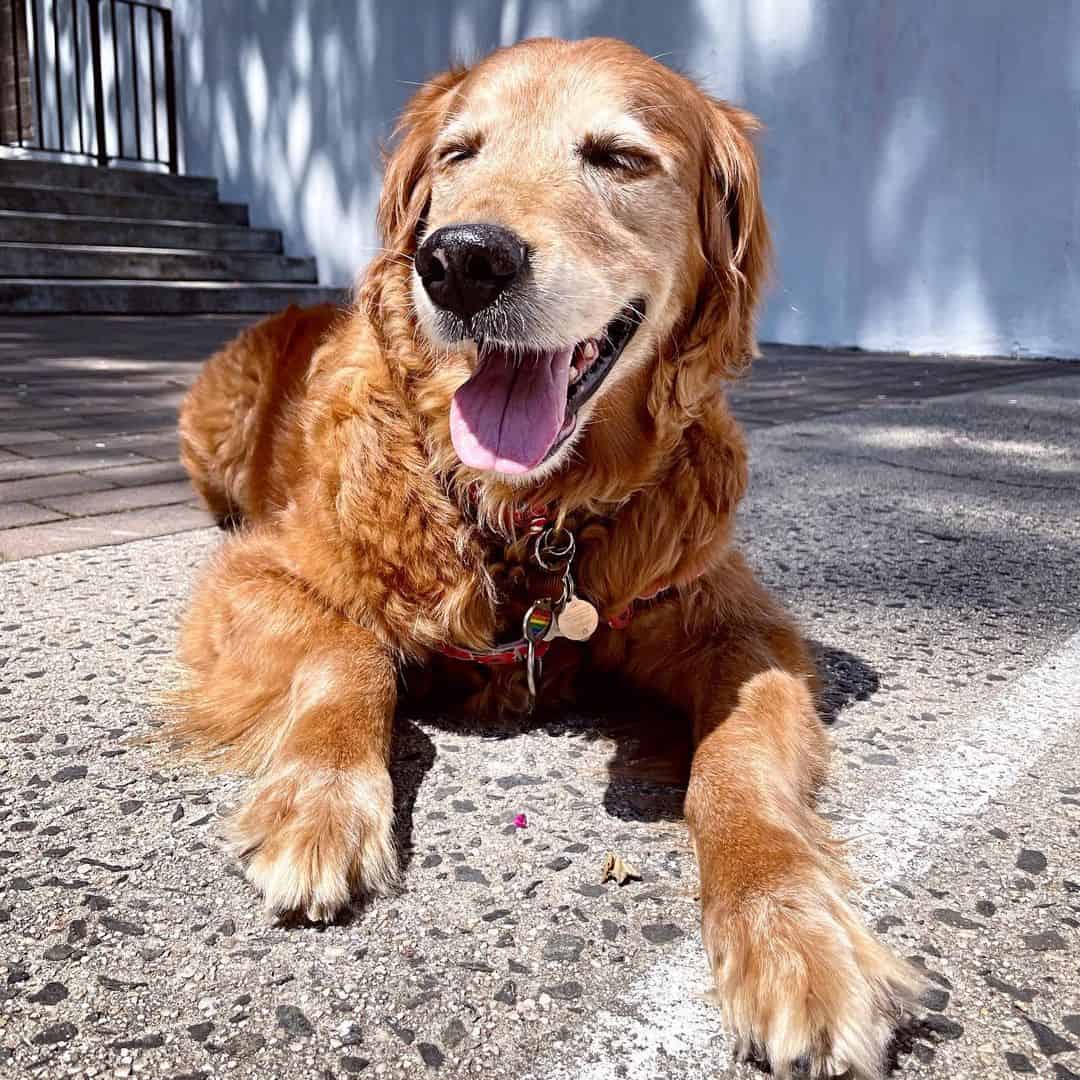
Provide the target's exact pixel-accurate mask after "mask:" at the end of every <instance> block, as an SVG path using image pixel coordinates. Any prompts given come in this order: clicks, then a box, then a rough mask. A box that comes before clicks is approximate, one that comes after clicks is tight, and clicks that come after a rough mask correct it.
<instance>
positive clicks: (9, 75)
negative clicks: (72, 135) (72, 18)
mask: <svg viewBox="0 0 1080 1080" xmlns="http://www.w3.org/2000/svg"><path fill="white" fill-rule="evenodd" d="M13 6H14V9H15V26H14V30H15V35H14V37H13V35H12V29H13V27H12V21H11V12H12V6H9V4H8V3H4V4H2V5H0V142H3V143H15V142H18V141H19V137H20V132H19V119H20V116H21V120H22V132H21V135H22V141H23V142H27V143H32V142H33V141H34V98H33V81H32V79H31V71H30V49H29V38H28V37H27V33H26V6H25V5H24V4H22V3H16V4H15V5H13ZM16 56H17V57H18V94H17V95H16V78H15V73H16V63H15V60H16ZM16 101H18V103H19V106H20V107H19V108H16Z"/></svg>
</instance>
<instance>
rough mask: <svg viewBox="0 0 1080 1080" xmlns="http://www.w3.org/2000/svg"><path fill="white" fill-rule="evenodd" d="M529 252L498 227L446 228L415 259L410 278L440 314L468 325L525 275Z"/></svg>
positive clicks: (428, 242)
mask: <svg viewBox="0 0 1080 1080" xmlns="http://www.w3.org/2000/svg"><path fill="white" fill-rule="evenodd" d="M528 255H529V249H528V248H527V247H526V245H525V242H524V241H523V240H522V239H521V238H520V237H518V236H515V235H514V234H513V233H512V232H510V230H509V229H503V228H501V227H500V226H498V225H447V226H445V227H444V228H442V229H437V230H436V231H435V232H433V233H432V234H431V235H430V236H429V237H428V238H427V239H426V240H425V241H424V242H423V244H421V245H420V250H419V251H417V253H416V272H417V273H418V274H419V275H420V280H421V281H422V282H423V283H424V288H425V289H426V290H427V294H428V296H430V297H431V299H432V300H434V301H435V303H436V304H438V305H439V307H441V308H446V309H447V311H452V312H453V313H454V314H455V315H459V316H460V317H461V318H462V319H469V318H471V317H472V316H473V315H475V314H476V313H477V312H478V311H481V310H482V309H483V308H486V307H487V306H488V304H490V303H491V302H492V301H493V300H494V299H495V297H496V296H498V295H499V293H501V292H502V291H503V290H504V289H505V288H506V287H507V286H508V285H510V284H512V283H513V282H514V281H516V280H517V279H518V278H519V277H520V276H521V275H522V274H523V273H524V271H525V265H526V262H527V260H528Z"/></svg>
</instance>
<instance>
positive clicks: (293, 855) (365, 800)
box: [230, 765, 398, 922]
mask: <svg viewBox="0 0 1080 1080" xmlns="http://www.w3.org/2000/svg"><path fill="white" fill-rule="evenodd" d="M393 815H394V809H393V789H392V787H391V783H390V775H389V773H388V772H387V771H386V769H385V768H382V767H381V766H380V767H379V769H378V771H375V770H372V769H368V770H344V769H343V770H335V769H314V768H304V767H303V766H302V765H293V766H291V767H290V768H288V769H285V770H282V771H279V772H275V773H273V774H271V775H270V776H268V777H267V778H266V779H265V780H263V781H262V782H261V783H260V784H259V786H258V788H257V789H256V791H255V792H254V795H253V796H252V798H251V799H250V801H249V802H248V804H247V805H246V806H245V807H244V808H243V809H242V810H241V811H240V812H239V813H238V814H237V815H236V816H235V817H234V818H233V820H232V822H231V830H230V831H231V840H232V845H233V848H234V850H235V851H236V852H237V854H239V855H240V857H241V858H242V859H243V860H244V862H245V863H246V868H247V876H248V880H249V881H251V882H252V884H253V885H255V886H256V888H258V889H259V891H260V892H261V893H262V894H263V897H264V899H265V901H266V909H267V911H268V912H269V913H270V914H272V915H275V916H283V915H288V914H292V913H298V914H302V915H306V916H307V917H308V918H309V919H311V920H313V921H315V922H321V921H326V920H328V919H332V918H333V917H334V916H335V915H336V914H337V913H338V912H339V911H341V909H342V908H344V907H345V906H346V905H347V904H348V903H349V900H350V899H351V898H352V896H353V895H354V894H355V893H365V894H383V895H385V894H386V893H388V892H390V891H391V889H392V887H393V884H394V881H395V878H396V875H397V866H398V862H397V852H396V850H395V846H394V838H393Z"/></svg>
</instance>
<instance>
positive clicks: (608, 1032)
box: [532, 633, 1080, 1080]
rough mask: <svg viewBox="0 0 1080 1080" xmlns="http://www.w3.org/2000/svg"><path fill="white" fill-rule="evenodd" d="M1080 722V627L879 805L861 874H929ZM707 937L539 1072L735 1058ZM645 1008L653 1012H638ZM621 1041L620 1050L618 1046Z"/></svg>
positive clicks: (619, 1074) (669, 1070)
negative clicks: (715, 991) (708, 999)
mask: <svg viewBox="0 0 1080 1080" xmlns="http://www.w3.org/2000/svg"><path fill="white" fill-rule="evenodd" d="M1078 726H1080V633H1077V634H1074V635H1073V636H1072V637H1071V638H1069V639H1068V641H1066V642H1065V644H1064V645H1063V646H1062V647H1061V648H1060V649H1058V651H1057V652H1055V653H1054V654H1053V655H1051V656H1050V657H1048V658H1047V659H1046V660H1044V661H1043V662H1042V663H1041V664H1039V665H1038V666H1037V667H1034V668H1032V669H1031V670H1030V671H1029V672H1027V673H1026V674H1025V675H1023V676H1021V677H1020V678H1019V679H1017V680H1016V681H1015V682H1014V683H1011V684H1010V685H1009V686H1008V687H1007V688H1006V689H1005V690H1004V691H1003V693H1002V694H1001V695H999V696H998V697H997V698H996V699H994V700H993V701H992V702H990V703H988V704H987V705H986V707H985V708H984V709H983V710H978V709H976V710H974V711H973V713H972V714H971V715H970V716H968V717H965V718H964V719H963V720H961V721H960V722H959V724H957V725H956V726H955V727H953V728H952V729H950V730H949V731H948V732H947V733H946V732H945V731H943V732H942V735H943V736H945V735H947V742H945V745H944V748H943V753H942V754H941V756H937V757H934V758H933V759H931V760H927V761H926V762H925V763H923V764H919V765H916V766H914V767H913V768H910V769H909V770H908V771H907V772H906V773H905V782H904V786H903V792H902V797H896V798H893V799H890V800H889V801H888V802H886V803H883V804H881V805H879V806H875V807H874V809H873V811H872V812H871V813H869V814H866V815H865V816H864V817H863V818H862V820H861V822H860V826H861V828H860V836H861V838H860V842H859V843H858V844H857V845H854V846H853V851H852V856H853V860H852V861H853V862H854V863H855V867H856V869H857V871H859V872H860V873H861V874H862V875H864V876H866V877H872V878H874V879H875V880H877V881H885V880H888V879H891V878H897V877H902V876H905V875H907V876H911V875H919V874H921V873H923V872H925V871H926V870H927V869H928V868H929V865H930V863H931V862H932V860H933V856H934V851H935V850H940V849H942V848H947V847H948V846H949V844H950V843H952V842H953V841H955V840H956V839H958V838H959V834H960V833H961V832H962V831H963V830H965V829H966V828H968V827H969V826H970V824H971V818H972V817H973V816H975V815H976V814H978V813H979V812H980V811H981V810H982V809H983V808H984V807H985V806H986V805H987V803H988V802H989V801H990V800H991V799H992V798H994V797H995V796H997V795H1000V794H1001V793H1003V792H1005V791H1007V790H1008V789H1009V788H1011V787H1012V786H1013V785H1014V784H1015V783H1016V782H1017V780H1018V779H1019V777H1020V774H1021V773H1022V772H1023V771H1024V770H1025V769H1026V768H1027V767H1028V766H1030V764H1031V762H1033V761H1034V760H1036V759H1037V758H1038V757H1040V756H1041V755H1042V754H1043V753H1045V752H1046V751H1048V750H1049V749H1050V748H1051V747H1053V746H1054V745H1055V744H1056V743H1058V742H1060V741H1062V740H1063V739H1065V738H1066V737H1067V736H1068V734H1069V732H1070V731H1071V730H1072V729H1073V728H1075V727H1078ZM708 978H709V977H708V969H707V965H706V963H705V955H704V953H703V952H702V949H701V943H700V941H698V940H697V939H696V937H695V938H691V939H688V940H686V941H683V942H682V943H681V944H680V945H679V947H678V948H676V949H675V950H674V951H673V952H672V953H671V954H669V956H668V957H667V958H666V959H665V960H664V961H663V962H662V963H660V964H658V965H657V966H656V967H655V968H653V970H652V971H651V972H650V973H649V974H648V976H647V977H646V978H645V979H644V980H642V981H641V982H640V983H639V984H637V985H636V986H634V987H631V988H630V989H629V990H628V992H627V993H626V995H625V996H624V997H623V1001H624V1002H625V1003H626V1005H627V1006H628V1008H627V1011H626V1012H618V1013H614V1012H611V1011H610V1010H607V1009H600V1010H598V1011H597V1013H596V1014H595V1016H594V1017H593V1019H592V1022H591V1024H590V1025H589V1028H588V1030H587V1032H586V1033H585V1037H584V1040H583V1041H580V1042H579V1041H577V1040H575V1050H574V1051H573V1052H574V1056H575V1057H576V1058H577V1061H576V1062H575V1063H573V1064H568V1063H558V1062H548V1063H545V1064H543V1065H542V1066H540V1067H539V1068H537V1069H536V1070H535V1071H534V1072H533V1074H532V1076H533V1077H534V1078H535V1080H624V1078H625V1077H642V1078H649V1080H652V1078H654V1077H663V1078H665V1080H678V1078H682V1077H685V1078H686V1080H691V1078H695V1080H696V1078H697V1077H698V1076H700V1075H701V1074H702V1069H703V1063H705V1062H716V1061H721V1060H724V1059H725V1057H726V1054H727V1053H728V1052H729V1051H728V1049H727V1047H728V1045H729V1042H728V1040H726V1039H724V1038H723V1036H722V1035H721V1029H720V1024H719V1014H718V1013H717V1011H716V1009H714V1008H712V1007H710V1006H708V1005H706V1004H705V1003H704V1002H702V1001H701V1000H699V999H698V998H697V997H696V995H697V994H700V993H701V992H702V991H703V990H705V989H707V987H708ZM631 1010H632V1011H633V1012H634V1013H636V1014H637V1015H639V1016H642V1017H645V1018H646V1019H645V1020H637V1019H635V1018H634V1016H632V1015H629V1013H630V1011H631ZM616 1047H618V1048H619V1049H618V1052H615V1048H616Z"/></svg>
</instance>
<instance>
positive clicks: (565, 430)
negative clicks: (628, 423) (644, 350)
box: [450, 300, 645, 474]
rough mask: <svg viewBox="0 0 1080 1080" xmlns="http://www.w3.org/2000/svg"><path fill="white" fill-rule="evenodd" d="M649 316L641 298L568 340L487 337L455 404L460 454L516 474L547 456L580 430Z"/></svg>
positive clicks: (478, 465) (453, 429) (476, 464)
mask: <svg viewBox="0 0 1080 1080" xmlns="http://www.w3.org/2000/svg"><path fill="white" fill-rule="evenodd" d="M644 318H645V301H644V300H634V301H633V302H632V303H630V304H627V305H626V307H625V308H623V310H622V311H620V312H619V314H618V315H616V316H615V318H614V319H612V320H611V322H609V323H608V324H607V326H605V327H604V329H603V330H601V331H600V333H599V334H597V335H595V336H594V337H590V338H586V339H585V340H584V341H579V342H577V344H575V345H570V346H567V347H566V348H562V349H551V350H546V351H536V350H530V349H526V348H522V347H520V346H509V345H502V344H498V345H497V344H493V343H489V342H480V343H479V344H478V346H477V368H476V371H475V373H474V374H473V376H472V378H470V379H469V381H468V382H467V383H465V384H464V386H462V387H461V388H460V389H459V390H458V392H457V393H456V394H455V395H454V400H453V403H452V404H451V406H450V437H451V439H452V440H453V443H454V449H455V450H456V451H457V454H458V457H459V458H461V460H462V462H464V464H466V465H469V466H471V467H472V468H474V469H485V470H494V471H495V472H500V473H509V474H521V473H526V472H529V471H530V470H531V469H535V468H536V467H537V466H538V465H540V464H542V463H543V462H544V461H546V460H547V459H548V458H549V457H550V456H551V455H552V454H553V453H554V452H555V450H556V449H557V448H558V447H559V446H560V445H561V444H562V443H563V442H564V441H565V440H566V439H567V438H569V436H570V435H571V434H572V433H573V431H574V428H575V427H576V425H577V414H578V412H579V411H580V409H581V407H582V406H583V405H584V404H585V403H586V402H587V401H588V400H589V399H590V398H591V397H593V395H594V394H595V393H596V392H597V391H598V390H599V389H600V387H601V385H602V384H603V382H604V380H605V379H606V378H607V377H608V375H609V374H610V373H611V370H612V368H614V366H615V361H616V360H618V359H619V356H620V355H621V354H622V352H623V350H624V349H625V348H626V346H627V345H628V344H629V343H630V339H631V338H632V337H633V336H634V334H635V332H636V331H637V328H638V327H639V326H640V325H641V323H642V321H643V320H644Z"/></svg>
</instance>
